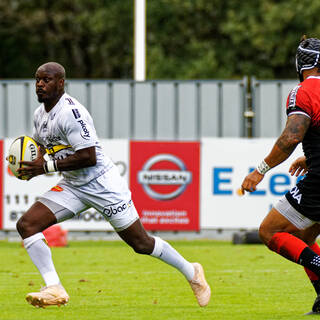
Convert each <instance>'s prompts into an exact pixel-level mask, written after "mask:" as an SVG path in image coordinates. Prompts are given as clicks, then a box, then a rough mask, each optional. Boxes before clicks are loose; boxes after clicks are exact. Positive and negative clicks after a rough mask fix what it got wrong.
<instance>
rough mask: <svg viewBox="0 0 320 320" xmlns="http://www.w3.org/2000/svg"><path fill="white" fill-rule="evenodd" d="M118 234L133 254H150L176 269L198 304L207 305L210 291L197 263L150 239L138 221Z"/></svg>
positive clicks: (167, 245) (162, 243) (159, 241)
mask: <svg viewBox="0 0 320 320" xmlns="http://www.w3.org/2000/svg"><path fill="white" fill-rule="evenodd" d="M118 234H119V236H120V237H121V238H122V239H123V240H124V241H125V242H126V243H127V244H128V245H129V246H131V247H132V248H133V249H134V251H135V252H137V253H141V254H150V255H151V256H153V257H156V258H158V259H160V260H162V261H164V262H166V263H167V264H169V265H171V266H173V267H175V268H176V269H178V270H179V271H180V272H181V273H182V274H183V275H184V276H185V277H186V278H187V280H188V281H189V283H190V286H191V288H192V290H193V293H194V294H195V296H196V299H197V301H198V304H199V305H200V306H201V307H205V306H206V305H207V304H208V303H209V301H210V296H211V289H210V287H209V285H208V283H207V282H206V280H205V277H204V272H203V268H202V266H201V265H200V264H199V263H190V262H188V261H187V260H186V259H184V258H183V257H182V256H181V255H180V254H179V253H178V252H177V251H176V250H175V249H173V248H172V247H171V246H170V244H169V243H167V242H166V241H164V240H162V239H161V238H159V237H150V236H149V235H148V234H147V233H146V231H145V229H144V227H143V226H142V224H141V222H140V220H139V219H138V220H136V221H135V222H134V223H133V224H132V225H131V226H130V227H128V228H127V229H125V230H123V231H120V232H118Z"/></svg>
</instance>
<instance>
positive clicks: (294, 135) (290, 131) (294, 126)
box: [241, 114, 310, 193]
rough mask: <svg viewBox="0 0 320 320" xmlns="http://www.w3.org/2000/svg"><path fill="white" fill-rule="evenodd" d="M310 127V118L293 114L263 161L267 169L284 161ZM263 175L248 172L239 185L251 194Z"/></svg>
mask: <svg viewBox="0 0 320 320" xmlns="http://www.w3.org/2000/svg"><path fill="white" fill-rule="evenodd" d="M309 125H310V118H308V117H307V116H304V115H301V114H294V115H292V116H290V117H289V118H288V120H287V124H286V127H285V129H284V130H283V132H282V134H281V136H280V137H279V138H278V140H277V141H276V143H275V144H274V146H273V148H272V150H271V152H270V153H269V155H268V156H267V157H266V158H265V159H264V161H265V162H266V163H267V165H268V166H269V167H271V168H272V167H275V166H277V165H278V164H280V163H281V162H283V161H284V160H286V159H287V158H288V157H289V156H290V154H291V153H292V152H293V150H294V149H295V148H296V146H297V145H298V144H299V143H300V142H301V141H302V140H303V138H304V136H305V134H306V132H307V130H308V128H309ZM263 177H264V174H261V173H259V172H258V171H257V169H256V170H254V171H252V172H250V173H249V174H248V175H247V176H246V177H245V178H244V180H243V182H242V184H241V190H242V193H243V192H244V191H248V192H253V191H255V190H256V188H257V185H258V184H259V183H260V182H261V181H262V180H263Z"/></svg>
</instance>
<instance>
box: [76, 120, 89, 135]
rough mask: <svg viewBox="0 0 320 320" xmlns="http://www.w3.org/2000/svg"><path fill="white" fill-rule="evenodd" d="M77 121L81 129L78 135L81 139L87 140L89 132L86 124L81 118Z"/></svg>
mask: <svg viewBox="0 0 320 320" xmlns="http://www.w3.org/2000/svg"><path fill="white" fill-rule="evenodd" d="M78 122H79V123H80V125H81V128H82V131H81V132H80V135H81V137H82V138H83V139H85V140H89V139H90V132H89V130H88V129H87V125H86V123H85V122H84V121H83V120H78Z"/></svg>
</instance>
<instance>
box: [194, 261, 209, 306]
mask: <svg viewBox="0 0 320 320" xmlns="http://www.w3.org/2000/svg"><path fill="white" fill-rule="evenodd" d="M192 265H193V267H194V271H195V273H194V277H193V279H192V280H190V281H189V283H190V286H191V289H192V290H193V293H194V295H195V296H196V298H197V301H198V304H199V306H200V307H205V306H206V305H207V304H208V303H209V301H210V297H211V289H210V287H209V285H208V283H207V281H206V279H205V277H204V271H203V268H202V265H201V264H200V263H197V262H195V263H192Z"/></svg>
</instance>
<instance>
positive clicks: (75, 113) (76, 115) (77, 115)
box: [72, 109, 81, 119]
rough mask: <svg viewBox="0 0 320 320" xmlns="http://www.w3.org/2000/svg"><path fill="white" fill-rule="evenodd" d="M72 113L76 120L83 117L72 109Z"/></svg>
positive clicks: (76, 110)
mask: <svg viewBox="0 0 320 320" xmlns="http://www.w3.org/2000/svg"><path fill="white" fill-rule="evenodd" d="M72 113H73V116H74V117H75V118H76V119H79V118H80V117H81V115H80V112H79V110H78V109H72Z"/></svg>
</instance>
